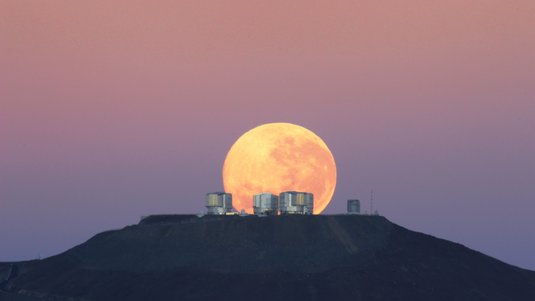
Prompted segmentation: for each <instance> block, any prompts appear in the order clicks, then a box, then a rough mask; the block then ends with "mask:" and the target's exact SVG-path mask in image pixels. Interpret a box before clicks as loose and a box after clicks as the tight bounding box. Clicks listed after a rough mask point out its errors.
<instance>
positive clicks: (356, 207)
mask: <svg viewBox="0 0 535 301" xmlns="http://www.w3.org/2000/svg"><path fill="white" fill-rule="evenodd" d="M347 214H360V200H357V199H352V200H347Z"/></svg>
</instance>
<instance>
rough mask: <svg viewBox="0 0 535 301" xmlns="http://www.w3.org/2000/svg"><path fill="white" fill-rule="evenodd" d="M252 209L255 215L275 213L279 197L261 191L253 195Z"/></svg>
mask: <svg viewBox="0 0 535 301" xmlns="http://www.w3.org/2000/svg"><path fill="white" fill-rule="evenodd" d="M253 210H254V214H256V215H277V213H278V210H279V197H278V196H276V195H274V194H272V193H269V192H263V193H259V194H255V195H254V196H253Z"/></svg>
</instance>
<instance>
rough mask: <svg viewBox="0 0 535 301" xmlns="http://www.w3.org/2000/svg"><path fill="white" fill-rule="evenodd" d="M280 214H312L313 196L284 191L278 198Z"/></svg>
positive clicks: (308, 193) (307, 193) (306, 193)
mask: <svg viewBox="0 0 535 301" xmlns="http://www.w3.org/2000/svg"><path fill="white" fill-rule="evenodd" d="M279 210H280V214H281V215H284V214H307V215H308V214H313V212H314V195H313V194H312V193H310V192H300V191H285V192H282V193H281V194H280V196H279Z"/></svg>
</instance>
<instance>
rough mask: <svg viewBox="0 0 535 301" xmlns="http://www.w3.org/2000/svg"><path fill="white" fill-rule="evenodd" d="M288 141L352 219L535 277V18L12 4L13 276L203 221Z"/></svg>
mask: <svg viewBox="0 0 535 301" xmlns="http://www.w3.org/2000/svg"><path fill="white" fill-rule="evenodd" d="M269 122H290V123H295V124H298V125H301V126H304V127H306V128H308V129H310V130H312V131H314V132H315V133H316V134H317V135H319V136H320V137H321V138H322V139H323V140H324V141H325V143H326V144H327V145H328V146H329V148H330V149H331V151H332V153H333V156H334V158H335V160H336V163H337V169H338V182H337V187H336V191H335V194H334V197H333V200H332V202H331V203H330V205H329V206H328V207H327V209H326V210H325V211H324V214H335V213H344V212H345V210H346V199H348V198H360V199H361V200H362V201H363V203H364V204H363V206H364V209H365V210H368V201H369V197H370V190H371V189H373V190H374V191H375V206H376V208H377V209H378V210H379V213H380V214H382V215H384V216H386V217H387V218H388V219H390V220H391V221H393V222H395V223H398V224H400V225H402V226H404V227H407V228H410V229H413V230H417V231H421V232H424V233H428V234H431V235H434V236H438V237H440V238H445V239H449V240H452V241H455V242H459V243H462V244H464V245H466V246H468V247H470V248H473V249H475V250H478V251H481V252H483V253H485V254H488V255H491V256H493V257H496V258H498V259H500V260H503V261H505V262H507V263H511V264H514V265H518V266H520V267H524V268H529V269H535V256H534V255H533V254H535V217H534V216H535V2H534V1H532V0H526V1H523V0H516V1H491V0H481V1H472V0H451V1H377V0H370V1H310V0H307V1H304V0H299V1H289V0H284V1H278V0H274V1H254V0H243V1H197V0H195V1H21V0H13V1H9V0H0V261H12V260H23V259H34V258H37V257H39V256H41V257H47V256H51V255H55V254H58V253H60V252H63V251H65V250H67V249H68V248H71V247H73V246H75V245H77V244H79V243H82V242H84V241H86V240H87V239H89V238H90V237H91V236H93V235H95V234H96V233H98V232H101V231H104V230H109V229H116V228H122V227H124V226H126V225H130V224H135V223H137V222H138V221H139V218H140V216H143V215H148V214H153V213H199V212H201V211H203V209H204V208H203V205H204V204H203V202H204V195H205V193H206V192H210V191H218V190H222V189H223V184H222V178H221V172H222V166H223V162H224V159H225V156H226V154H227V152H228V150H229V149H230V147H231V146H232V144H233V143H234V142H235V141H236V139H237V138H238V137H239V136H240V135H241V134H243V133H244V132H246V131H248V130H250V129H251V128H253V127H255V126H257V125H260V124H263V123H269Z"/></svg>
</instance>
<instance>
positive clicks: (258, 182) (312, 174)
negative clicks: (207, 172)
mask: <svg viewBox="0 0 535 301" xmlns="http://www.w3.org/2000/svg"><path fill="white" fill-rule="evenodd" d="M223 185H224V187H225V191H226V192H230V193H232V199H233V200H232V202H233V205H234V208H236V209H238V210H241V209H244V210H245V211H246V212H247V213H252V212H253V195H254V194H257V193H261V192H271V193H273V194H276V195H278V194H279V193H281V192H283V191H290V190H292V191H306V192H312V193H313V194H314V214H319V213H321V212H322V211H323V210H324V209H325V207H327V205H328V204H329V202H330V201H331V198H332V196H333V193H334V189H335V187H336V163H335V162H334V157H333V155H332V153H331V151H330V150H329V148H328V147H327V145H326V144H325V142H323V140H321V138H320V137H318V136H317V135H316V134H314V133H313V132H312V131H310V130H308V129H306V128H304V127H302V126H298V125H295V124H291V123H268V124H263V125H260V126H258V127H255V128H253V129H252V130H250V131H248V132H246V133H245V134H243V135H242V136H241V137H240V138H238V140H237V141H236V142H235V143H234V145H232V147H231V148H230V150H229V152H228V154H227V157H226V158H225V163H224V164H223Z"/></svg>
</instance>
